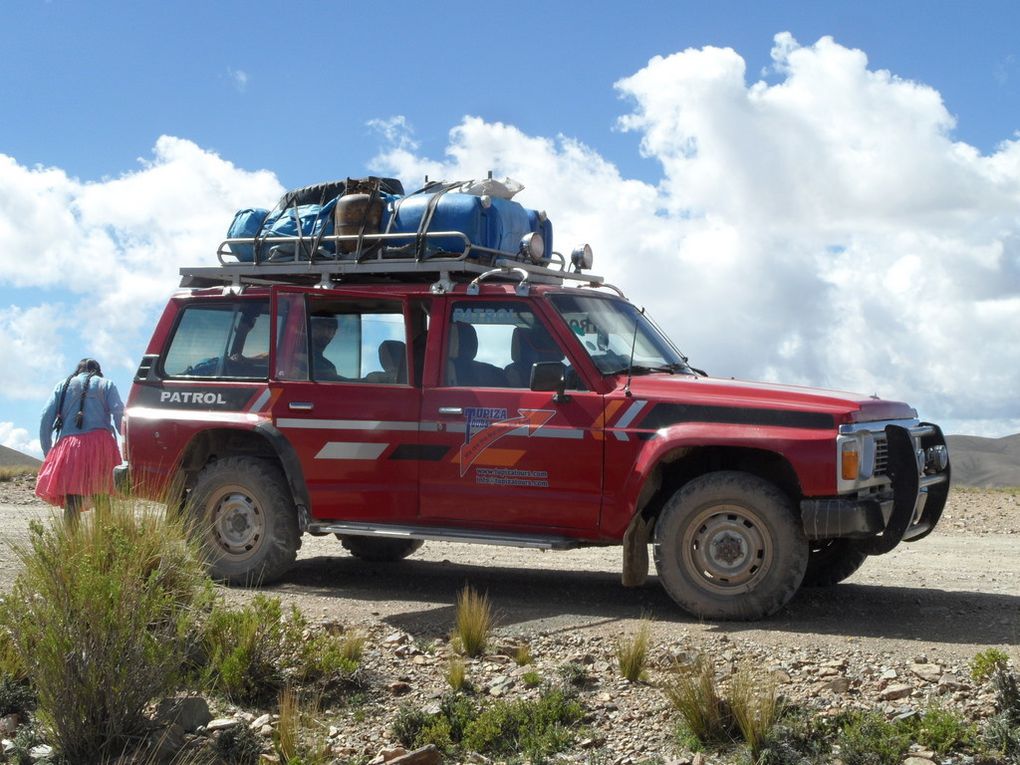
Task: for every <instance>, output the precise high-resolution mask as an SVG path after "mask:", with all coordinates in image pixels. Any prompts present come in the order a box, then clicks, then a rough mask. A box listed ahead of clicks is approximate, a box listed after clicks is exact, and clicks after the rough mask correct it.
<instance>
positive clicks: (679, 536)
mask: <svg viewBox="0 0 1020 765" xmlns="http://www.w3.org/2000/svg"><path fill="white" fill-rule="evenodd" d="M654 549H655V568H656V571H658V574H659V579H660V580H661V581H662V585H663V587H664V588H665V589H666V592H667V593H669V595H670V597H672V598H673V600H675V601H676V602H677V603H678V604H679V605H680V606H681V607H682V608H683V609H685V610H686V611H689V612H690V613H692V614H694V615H695V616H700V617H705V618H712V619H759V618H761V617H763V616H768V615H769V614H772V613H775V612H776V611H778V610H779V609H780V608H782V607H783V606H784V605H786V603H788V602H789V601H790V599H791V598H792V597H793V595H794V593H796V592H797V588H798V587H799V586H800V583H801V580H802V579H803V578H804V571H805V569H806V567H807V560H808V542H807V539H806V538H805V536H804V532H803V530H802V529H801V527H800V524H799V523H798V522H797V519H796V517H795V516H794V512H793V505H792V503H791V501H790V498H789V497H788V496H786V494H784V493H783V492H781V491H780V490H779V489H778V488H777V487H776V486H775V485H774V484H771V483H769V482H768V481H765V480H763V479H761V478H758V477H757V476H753V475H750V474H748V473H741V472H736V471H720V472H717V473H709V474H707V475H703V476H700V477H699V478H695V479H694V480H693V481H691V482H690V483H688V484H687V485H685V486H684V487H683V488H682V489H681V490H680V491H678V492H677V493H676V494H674V495H673V496H672V498H670V499H669V501H668V502H667V503H666V505H665V507H664V508H663V510H662V513H661V514H660V515H659V519H658V521H657V522H656V525H655V545H654Z"/></svg>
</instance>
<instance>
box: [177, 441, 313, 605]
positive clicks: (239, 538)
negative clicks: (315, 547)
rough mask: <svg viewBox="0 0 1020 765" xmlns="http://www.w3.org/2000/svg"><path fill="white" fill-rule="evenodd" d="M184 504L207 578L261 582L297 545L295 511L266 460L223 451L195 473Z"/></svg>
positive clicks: (277, 572) (281, 568)
mask: <svg viewBox="0 0 1020 765" xmlns="http://www.w3.org/2000/svg"><path fill="white" fill-rule="evenodd" d="M188 506H189V507H190V508H191V512H192V513H193V515H194V517H195V518H196V519H197V521H198V526H197V529H196V532H197V534H198V536H199V538H200V539H201V541H202V546H203V549H204V552H205V555H206V560H207V565H208V567H209V575H210V576H211V577H212V578H213V579H218V580H223V581H226V582H229V583H230V584H240V585H258V584H266V583H268V582H271V581H273V580H274V579H277V578H279V577H280V576H282V575H283V574H284V572H286V571H287V569H289V568H290V566H291V565H292V564H293V563H294V559H295V558H296V557H297V551H298V548H299V547H300V546H301V535H300V532H299V531H298V523H297V512H296V510H295V507H294V500H293V498H292V497H291V495H290V492H289V491H288V489H287V485H286V482H285V481H284V477H283V474H282V473H281V472H280V469H279V468H278V467H277V466H276V465H275V464H273V463H272V462H270V461H268V460H262V459H255V458H252V457H228V458H226V459H222V460H217V461H215V462H212V463H210V464H209V465H207V466H206V467H205V468H204V469H203V470H202V472H201V473H199V476H198V481H197V482H196V484H195V488H194V489H193V490H192V491H191V496H190V497H189V500H188Z"/></svg>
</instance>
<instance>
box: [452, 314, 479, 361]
mask: <svg viewBox="0 0 1020 765" xmlns="http://www.w3.org/2000/svg"><path fill="white" fill-rule="evenodd" d="M476 353H478V333H477V332H475V328H474V327H473V326H472V325H470V324H465V323H464V322H462V321H455V322H454V323H453V326H452V327H451V329H450V353H449V357H450V358H451V359H460V360H466V361H472V360H473V359H474V358H475V354H476Z"/></svg>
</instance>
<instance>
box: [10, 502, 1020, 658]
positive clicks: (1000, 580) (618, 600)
mask: <svg viewBox="0 0 1020 765" xmlns="http://www.w3.org/2000/svg"><path fill="white" fill-rule="evenodd" d="M35 517H41V518H50V517H52V515H51V513H50V511H49V509H48V508H47V507H46V506H44V505H42V504H41V503H39V502H37V501H35V500H33V499H32V498H31V494H30V491H29V490H28V487H27V485H26V486H23V487H16V486H14V487H12V486H7V487H6V488H0V523H2V526H0V528H2V531H0V538H2V539H3V540H4V541H18V540H24V539H25V535H26V533H27V528H28V523H29V520H30V519H31V518H35ZM1018 531H1020V498H1018V496H1017V495H1016V494H1012V493H1009V492H980V491H968V492H954V493H953V494H952V495H951V499H950V503H949V506H948V507H947V510H946V513H945V516H944V518H943V522H942V523H941V524H940V526H939V528H938V529H937V530H936V532H935V533H934V534H932V535H931V536H930V537H928V538H927V539H925V540H923V541H920V542H918V543H916V544H912V545H901V546H900V547H898V548H897V549H896V550H894V551H893V552H892V553H890V554H888V555H885V556H881V557H877V558H873V559H871V560H869V561H868V562H867V563H865V565H864V567H863V568H862V569H861V570H860V571H858V572H857V573H856V574H855V575H854V576H853V577H851V578H850V579H849V580H847V581H846V582H845V583H843V584H841V585H839V586H836V587H832V588H827V589H817V590H809V589H805V590H802V591H801V592H800V593H799V594H798V595H797V596H796V597H795V598H794V600H793V601H792V602H791V603H790V604H789V606H787V607H786V608H785V609H783V611H782V612H780V613H779V614H778V615H776V616H774V617H772V618H770V619H768V620H766V621H764V622H758V623H749V624H745V623H714V622H699V621H698V620H696V619H693V618H692V617H690V616H687V615H686V614H684V613H683V612H681V611H680V610H679V609H677V608H676V607H675V606H674V605H673V603H672V601H670V599H669V598H668V597H667V596H666V594H665V593H664V592H663V590H662V589H661V588H660V587H659V585H658V582H657V580H656V579H655V576H654V574H653V576H651V577H650V578H649V582H648V584H646V585H645V586H644V587H642V588H639V589H637V590H628V589H624V588H623V587H621V586H620V583H619V574H618V572H619V570H620V560H621V553H620V550H619V548H599V549H587V550H576V551H571V552H558V553H542V552H537V551H530V550H518V549H512V548H500V547H489V546H480V545H455V544H449V543H427V544H426V545H425V547H424V548H423V549H422V550H421V551H419V552H418V553H416V554H415V555H414V556H413V557H412V558H410V559H408V560H406V561H402V562H400V563H396V564H394V563H390V564H372V563H365V562H362V561H359V560H356V559H354V558H352V557H350V556H349V555H348V554H347V553H346V551H344V550H343V549H342V547H341V546H340V544H339V542H338V541H336V540H335V539H334V538H333V537H331V536H330V537H323V538H313V537H308V536H306V537H305V538H304V545H303V547H302V549H301V552H300V554H299V557H298V562H297V565H296V566H295V567H294V569H293V570H292V571H291V572H290V573H289V574H288V575H287V576H286V577H285V578H284V579H283V581H281V582H280V583H278V584H276V585H274V586H272V587H267V588H265V590H264V591H267V592H269V593H272V594H275V595H278V596H280V597H281V599H283V600H284V602H285V603H288V604H289V603H291V602H294V603H296V604H297V605H299V607H300V608H301V609H302V611H304V612H305V613H306V614H307V615H308V616H309V617H310V618H312V619H315V620H329V621H338V622H341V623H344V624H347V625H351V626H359V627H375V628H378V627H379V626H381V625H388V626H389V627H391V628H393V629H394V630H401V631H404V632H407V633H410V634H411V635H413V636H415V637H417V638H421V639H423V640H426V641H427V640H431V639H433V638H439V637H442V636H445V635H447V634H449V630H450V626H451V624H452V622H453V613H454V605H453V604H454V600H455V596H456V593H457V591H458V590H459V589H460V588H462V587H463V586H464V584H465V583H470V584H471V585H472V586H473V587H475V588H476V589H479V590H483V591H488V593H489V596H490V599H491V600H492V601H493V603H494V605H495V607H496V609H497V612H498V617H499V618H498V623H499V625H500V628H501V631H502V632H503V633H504V634H505V635H506V636H508V637H509V636H512V635H517V634H525V635H527V634H538V633H545V634H549V635H552V634H556V633H564V634H573V633H581V632H583V633H590V634H604V635H615V634H618V633H619V632H620V631H621V630H623V629H627V628H630V627H631V626H632V622H633V621H634V620H636V619H639V618H640V617H641V615H642V614H643V613H650V614H652V615H653V617H654V619H655V621H656V623H657V630H658V631H665V632H666V633H667V634H672V633H677V634H679V633H680V632H682V633H683V634H684V635H689V636H690V637H691V639H692V640H697V639H698V637H699V636H705V637H707V636H712V635H720V634H727V635H731V636H733V637H737V636H738V635H739V636H740V637H741V638H742V639H745V640H754V641H758V642H760V643H762V644H764V645H766V646H773V647H778V646H782V645H797V646H802V647H817V648H821V649H825V648H826V647H830V648H834V649H835V648H842V649H846V648H847V647H849V646H848V644H849V645H851V646H853V648H854V649H855V650H856V651H860V652H863V653H865V654H867V653H873V654H874V655H876V656H879V655H886V656H889V657H891V658H900V659H904V660H909V659H912V658H914V657H915V656H918V655H922V654H923V655H926V656H928V657H929V659H934V658H942V659H945V660H956V661H962V660H966V659H968V658H969V657H972V656H973V655H974V653H975V652H976V651H978V650H981V649H982V648H985V647H988V646H1006V647H1012V646H1016V645H1017V644H1018V643H1020V533H1018ZM16 571H17V561H16V559H15V558H14V556H13V554H12V552H11V550H10V546H9V545H8V544H3V545H0V583H2V586H3V588H4V589H6V587H8V586H9V585H10V582H11V581H12V580H13V577H14V576H15V574H16ZM225 592H226V595H227V597H228V598H229V599H231V600H240V599H244V598H246V597H249V596H250V595H249V591H245V590H226V591H225Z"/></svg>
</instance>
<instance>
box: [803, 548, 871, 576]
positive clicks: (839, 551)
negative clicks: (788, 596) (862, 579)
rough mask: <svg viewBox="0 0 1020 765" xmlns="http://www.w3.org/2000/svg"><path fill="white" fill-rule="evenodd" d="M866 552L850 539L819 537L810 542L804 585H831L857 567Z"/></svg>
mask: <svg viewBox="0 0 1020 765" xmlns="http://www.w3.org/2000/svg"><path fill="white" fill-rule="evenodd" d="M867 558H868V554H867V553H864V552H861V551H860V550H859V549H858V548H857V546H856V545H854V543H853V540H852V539H819V540H815V541H813V542H811V554H810V556H809V557H808V565H807V573H806V574H804V586H805V587H831V586H832V585H834V584H839V583H840V582H842V581H843V580H844V579H846V578H847V577H849V576H850V575H851V574H853V573H854V572H855V571H856V570H857V569H859V568H860V567H861V566H862V565H863V564H864V561H865V560H867Z"/></svg>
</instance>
